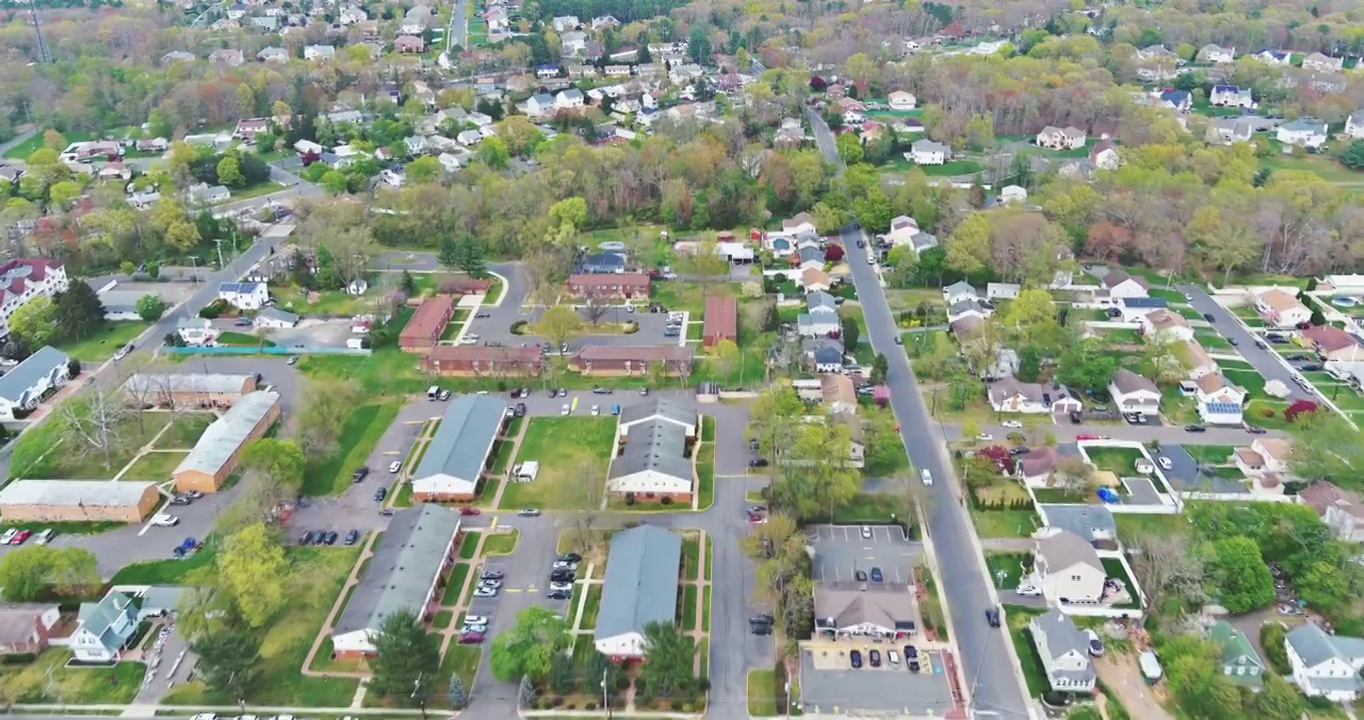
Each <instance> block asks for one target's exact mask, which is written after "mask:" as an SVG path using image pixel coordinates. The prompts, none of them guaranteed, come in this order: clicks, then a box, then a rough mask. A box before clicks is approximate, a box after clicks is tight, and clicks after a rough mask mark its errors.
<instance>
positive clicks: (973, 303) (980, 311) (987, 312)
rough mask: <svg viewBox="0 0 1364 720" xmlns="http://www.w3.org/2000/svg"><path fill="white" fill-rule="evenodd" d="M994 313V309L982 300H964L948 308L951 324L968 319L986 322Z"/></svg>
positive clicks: (948, 320)
mask: <svg viewBox="0 0 1364 720" xmlns="http://www.w3.org/2000/svg"><path fill="white" fill-rule="evenodd" d="M994 313H995V311H994V308H992V307H990V306H989V305H986V304H985V303H984V302H982V301H980V300H963V301H961V302H959V303H954V304H952V305H949V306H947V322H948V323H949V324H950V323H954V322H956V321H958V320H961V319H962V318H968V317H973V318H977V319H979V320H984V319H986V318H988V317H990V316H991V315H994Z"/></svg>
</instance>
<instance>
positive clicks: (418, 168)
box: [406, 155, 444, 185]
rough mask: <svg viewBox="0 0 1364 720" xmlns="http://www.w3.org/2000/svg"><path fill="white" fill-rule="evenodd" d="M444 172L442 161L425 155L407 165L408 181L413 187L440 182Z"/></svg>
mask: <svg viewBox="0 0 1364 720" xmlns="http://www.w3.org/2000/svg"><path fill="white" fill-rule="evenodd" d="M443 171H444V168H442V167H441V164H440V160H438V159H436V158H435V157H432V156H430V155H423V156H422V157H419V158H417V159H416V160H413V161H412V162H410V163H408V164H407V173H406V175H407V181H408V182H410V183H412V184H413V185H425V184H427V183H433V182H436V181H438V180H440V178H441V175H442V174H443Z"/></svg>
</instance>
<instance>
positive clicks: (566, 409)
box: [559, 403, 572, 415]
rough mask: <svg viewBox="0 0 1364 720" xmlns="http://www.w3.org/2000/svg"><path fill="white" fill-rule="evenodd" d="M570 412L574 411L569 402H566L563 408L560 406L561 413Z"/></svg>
mask: <svg viewBox="0 0 1364 720" xmlns="http://www.w3.org/2000/svg"><path fill="white" fill-rule="evenodd" d="M570 412H572V410H570V409H569V407H568V403H564V406H563V407H561V408H559V414H560V415H567V414H569V413H570Z"/></svg>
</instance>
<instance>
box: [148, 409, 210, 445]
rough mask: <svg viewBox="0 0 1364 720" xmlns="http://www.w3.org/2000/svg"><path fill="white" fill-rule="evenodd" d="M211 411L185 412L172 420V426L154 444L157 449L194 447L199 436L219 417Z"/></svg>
mask: <svg viewBox="0 0 1364 720" xmlns="http://www.w3.org/2000/svg"><path fill="white" fill-rule="evenodd" d="M217 417H218V416H217V415H214V414H213V413H210V412H195V413H184V414H182V415H180V416H179V417H176V418H175V419H174V420H172V421H171V423H170V427H168V428H166V431H165V432H163V433H161V437H159V438H157V439H156V444H155V445H154V446H153V447H155V448H156V449H157V450H181V449H186V448H192V447H194V444H195V443H197V442H199V437H200V436H201V435H203V434H204V430H206V429H208V425H209V423H211V422H213V421H214V420H215V419H217Z"/></svg>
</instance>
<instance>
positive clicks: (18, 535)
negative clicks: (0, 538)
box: [5, 528, 33, 545]
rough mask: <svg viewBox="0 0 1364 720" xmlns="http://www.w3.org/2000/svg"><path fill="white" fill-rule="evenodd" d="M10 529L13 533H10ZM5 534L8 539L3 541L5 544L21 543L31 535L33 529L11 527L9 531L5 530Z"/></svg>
mask: <svg viewBox="0 0 1364 720" xmlns="http://www.w3.org/2000/svg"><path fill="white" fill-rule="evenodd" d="M11 531H12V532H13V533H14V534H13V535H10V532H11ZM5 535H6V536H7V537H9V540H6V541H5V544H6V545H23V544H24V541H25V540H27V539H29V538H30V537H32V536H33V531H32V530H29V529H28V528H20V529H18V530H14V529H13V528H11V529H10V531H6V532H5Z"/></svg>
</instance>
